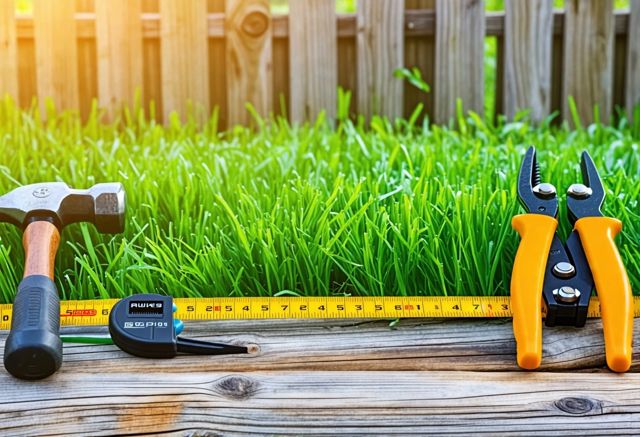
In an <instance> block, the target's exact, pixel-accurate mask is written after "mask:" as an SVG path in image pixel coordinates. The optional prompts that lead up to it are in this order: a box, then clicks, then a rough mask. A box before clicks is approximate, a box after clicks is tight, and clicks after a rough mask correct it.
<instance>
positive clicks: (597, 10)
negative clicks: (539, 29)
mask: <svg viewBox="0 0 640 437" xmlns="http://www.w3.org/2000/svg"><path fill="white" fill-rule="evenodd" d="M565 8H566V12H565V34H564V66H563V70H564V71H563V78H564V82H563V93H562V100H563V101H562V116H563V118H564V119H565V120H571V119H572V117H571V111H570V107H569V97H570V96H571V97H573V99H574V100H575V102H576V109H577V112H578V115H579V116H580V119H581V121H582V122H583V123H587V124H588V123H591V122H593V121H594V106H596V105H597V107H598V111H599V113H600V119H601V121H602V122H604V123H607V122H608V120H609V115H610V113H611V109H612V102H613V96H612V93H613V83H612V79H613V34H614V31H613V25H614V20H613V0H569V1H567V2H565Z"/></svg>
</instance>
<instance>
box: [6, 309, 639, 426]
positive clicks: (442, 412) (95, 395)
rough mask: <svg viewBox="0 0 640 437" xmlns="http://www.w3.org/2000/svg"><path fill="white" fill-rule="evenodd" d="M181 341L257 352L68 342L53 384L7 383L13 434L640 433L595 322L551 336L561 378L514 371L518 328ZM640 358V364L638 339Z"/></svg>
mask: <svg viewBox="0 0 640 437" xmlns="http://www.w3.org/2000/svg"><path fill="white" fill-rule="evenodd" d="M638 328H640V320H636V329H638ZM63 330H64V331H66V332H75V333H79V332H84V333H87V332H98V331H100V332H104V328H73V329H71V330H69V329H64V328H63ZM184 335H185V336H186V337H192V338H200V339H208V340H214V341H233V342H236V343H239V344H247V343H249V344H251V343H252V344H254V345H255V346H254V348H253V349H254V351H255V350H257V352H254V353H251V354H247V355H229V356H218V357H216V356H209V357H206V356H180V357H176V358H174V359H170V360H151V359H142V358H135V357H132V356H129V355H127V354H125V353H124V352H121V351H119V350H117V349H116V348H115V347H114V346H84V345H69V344H66V345H65V347H64V363H63V365H62V368H61V370H60V371H59V372H58V373H57V374H55V375H53V376H52V377H51V378H48V379H47V380H45V381H43V382H40V383H36V384H34V383H32V382H25V381H18V380H16V379H13V378H11V377H9V376H8V374H7V373H5V372H1V373H0V384H2V386H3V388H4V389H3V397H2V399H1V400H0V420H1V423H2V427H3V431H4V432H5V433H10V434H12V435H41V434H64V435H74V434H75V435H115V434H117V435H123V434H140V433H163V432H166V433H176V434H181V435H183V434H189V435H196V434H197V435H204V434H206V433H214V434H225V435H226V434H233V433H263V434H270V435H274V434H275V435H281V434H294V435H299V434H320V433H338V434H341V435H344V434H378V435H387V434H394V433H414V434H420V435H425V434H474V435H475V434H479V433H483V434H488V435H495V434H507V433H513V434H527V435H534V434H537V435H551V434H553V435H556V434H566V435H569V434H573V435H575V434H589V433H591V434H604V433H606V434H638V433H639V432H640V397H639V394H640V389H639V388H638V387H640V375H639V374H637V373H627V374H624V375H621V374H614V373H611V372H609V371H606V370H602V366H603V363H604V354H603V344H602V332H601V324H600V322H599V321H596V320H590V321H589V322H588V323H587V326H586V327H585V328H584V329H579V330H577V329H573V328H567V329H560V328H553V329H545V330H544V344H545V356H544V360H543V362H544V363H545V364H544V365H545V369H546V370H556V371H546V372H545V371H540V372H523V371H517V369H516V368H515V363H514V351H515V349H514V345H513V340H512V332H511V323H510V320H488V319H485V320H480V321H476V320H455V319H453V320H447V321H438V320H403V321H401V322H400V323H399V325H398V326H397V329H390V328H389V327H388V324H386V323H384V322H380V321H378V322H367V321H355V320H339V321H336V320H333V321H331V320H324V321H318V320H315V321H314V320H304V321H296V320H277V321H275V320H263V321H222V322H208V323H207V322H188V323H187V327H186V330H185V333H184ZM5 337H6V332H2V333H0V344H1V345H4V339H5ZM0 352H2V350H1V348H0ZM634 352H635V358H636V361H637V359H638V358H640V355H639V354H640V345H639V344H638V342H636V344H635V345H634ZM422 370H430V371H427V372H425V371H422ZM558 370H573V371H571V372H558ZM633 370H634V371H637V370H638V366H637V364H636V366H635V367H634V369H633Z"/></svg>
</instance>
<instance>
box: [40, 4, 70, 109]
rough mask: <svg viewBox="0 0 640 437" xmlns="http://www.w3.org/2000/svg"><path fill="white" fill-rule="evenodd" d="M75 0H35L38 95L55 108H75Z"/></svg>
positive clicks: (42, 105) (41, 102)
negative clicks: (49, 100)
mask: <svg viewBox="0 0 640 437" xmlns="http://www.w3.org/2000/svg"><path fill="white" fill-rule="evenodd" d="M74 12H75V2H74V0H56V1H50V0H34V1H33V26H34V36H35V46H36V76H37V87H38V98H39V100H40V105H41V107H42V108H44V102H45V99H47V98H51V99H52V101H53V103H54V104H55V105H56V107H57V108H58V109H72V110H78V109H79V104H80V99H79V87H78V49H77V45H76V40H77V38H76V22H75V19H74Z"/></svg>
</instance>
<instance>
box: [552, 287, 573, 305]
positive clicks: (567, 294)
mask: <svg viewBox="0 0 640 437" xmlns="http://www.w3.org/2000/svg"><path fill="white" fill-rule="evenodd" d="M553 297H555V298H556V300H557V301H558V302H564V303H573V302H575V301H576V300H578V299H579V298H580V291H578V289H576V288H573V287H569V286H567V285H565V286H564V287H560V288H556V289H555V290H553Z"/></svg>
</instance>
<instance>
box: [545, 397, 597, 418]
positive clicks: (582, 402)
mask: <svg viewBox="0 0 640 437" xmlns="http://www.w3.org/2000/svg"><path fill="white" fill-rule="evenodd" d="M554 405H555V407H556V408H557V409H558V410H560V411H564V412H565V413H568V414H586V413H589V412H591V411H593V410H594V409H596V408H598V407H599V405H600V403H599V402H597V401H593V400H591V399H589V398H574V397H567V398H562V399H559V400H557V401H555V402H554Z"/></svg>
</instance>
